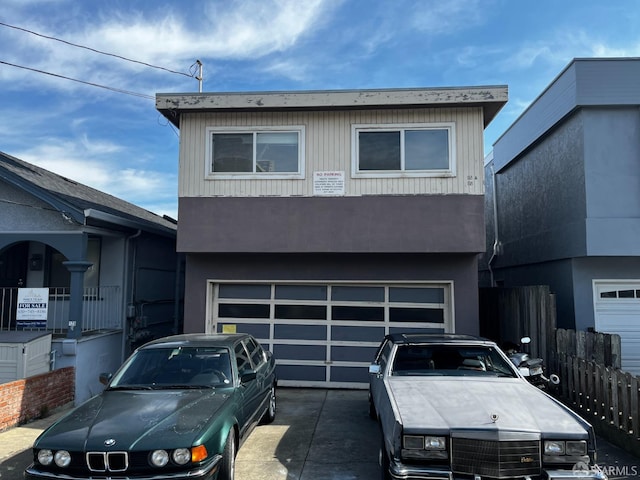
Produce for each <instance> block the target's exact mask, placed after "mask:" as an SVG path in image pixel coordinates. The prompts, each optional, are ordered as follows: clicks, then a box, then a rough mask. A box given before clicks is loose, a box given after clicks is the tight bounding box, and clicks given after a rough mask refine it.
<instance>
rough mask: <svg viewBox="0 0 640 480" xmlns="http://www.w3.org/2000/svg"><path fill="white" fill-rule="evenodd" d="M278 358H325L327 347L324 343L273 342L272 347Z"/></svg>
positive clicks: (321, 359)
mask: <svg viewBox="0 0 640 480" xmlns="http://www.w3.org/2000/svg"><path fill="white" fill-rule="evenodd" d="M272 351H273V354H274V356H275V358H277V359H278V360H296V359H297V360H318V361H322V362H324V361H325V360H326V359H327V347H325V346H324V345H283V344H278V343H276V344H274V345H273V348H272Z"/></svg>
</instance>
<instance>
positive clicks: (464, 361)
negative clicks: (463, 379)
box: [392, 345, 516, 377]
mask: <svg viewBox="0 0 640 480" xmlns="http://www.w3.org/2000/svg"><path fill="white" fill-rule="evenodd" d="M392 372H393V373H392V375H493V376H496V375H497V376H508V377H516V374H515V372H514V371H513V369H512V367H511V366H510V365H509V363H508V362H507V361H506V360H505V359H504V358H503V357H502V356H501V355H500V354H499V353H498V351H497V350H496V349H495V348H493V347H490V346H483V345H480V346H475V345H474V346H460V345H399V346H398V350H397V352H396V355H395V359H394V363H393V368H392Z"/></svg>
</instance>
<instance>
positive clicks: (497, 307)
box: [480, 285, 556, 361]
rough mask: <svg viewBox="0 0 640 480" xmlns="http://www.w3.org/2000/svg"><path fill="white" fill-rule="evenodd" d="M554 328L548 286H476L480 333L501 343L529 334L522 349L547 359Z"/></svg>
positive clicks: (553, 311)
mask: <svg viewBox="0 0 640 480" xmlns="http://www.w3.org/2000/svg"><path fill="white" fill-rule="evenodd" d="M555 330H556V297H555V295H554V294H552V293H551V292H550V290H549V286H548V285H532V286H523V287H511V288H505V287H494V288H481V289H480V335H481V336H483V337H486V338H490V339H491V340H494V341H496V342H498V344H500V345H504V344H505V343H506V342H513V343H519V342H520V339H521V338H522V337H525V336H526V337H530V338H531V343H530V344H529V345H527V347H526V351H527V353H529V354H530V355H531V356H532V357H542V358H544V359H545V361H546V359H547V358H549V355H550V354H551V352H552V351H553V349H554V348H553V345H554V332H555Z"/></svg>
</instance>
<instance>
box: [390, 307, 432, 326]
mask: <svg viewBox="0 0 640 480" xmlns="http://www.w3.org/2000/svg"><path fill="white" fill-rule="evenodd" d="M389 321H390V322H415V323H442V324H444V311H443V310H442V308H417V307H413V308H412V307H391V308H389Z"/></svg>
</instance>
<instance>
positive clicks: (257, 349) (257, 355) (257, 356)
mask: <svg viewBox="0 0 640 480" xmlns="http://www.w3.org/2000/svg"><path fill="white" fill-rule="evenodd" d="M246 347H247V351H248V352H249V357H250V358H251V361H252V362H253V365H254V366H255V367H256V368H257V367H259V366H260V364H262V362H264V351H263V350H262V347H261V346H260V345H259V344H258V342H256V341H255V340H254V339H253V338H249V339H247V341H246Z"/></svg>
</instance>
